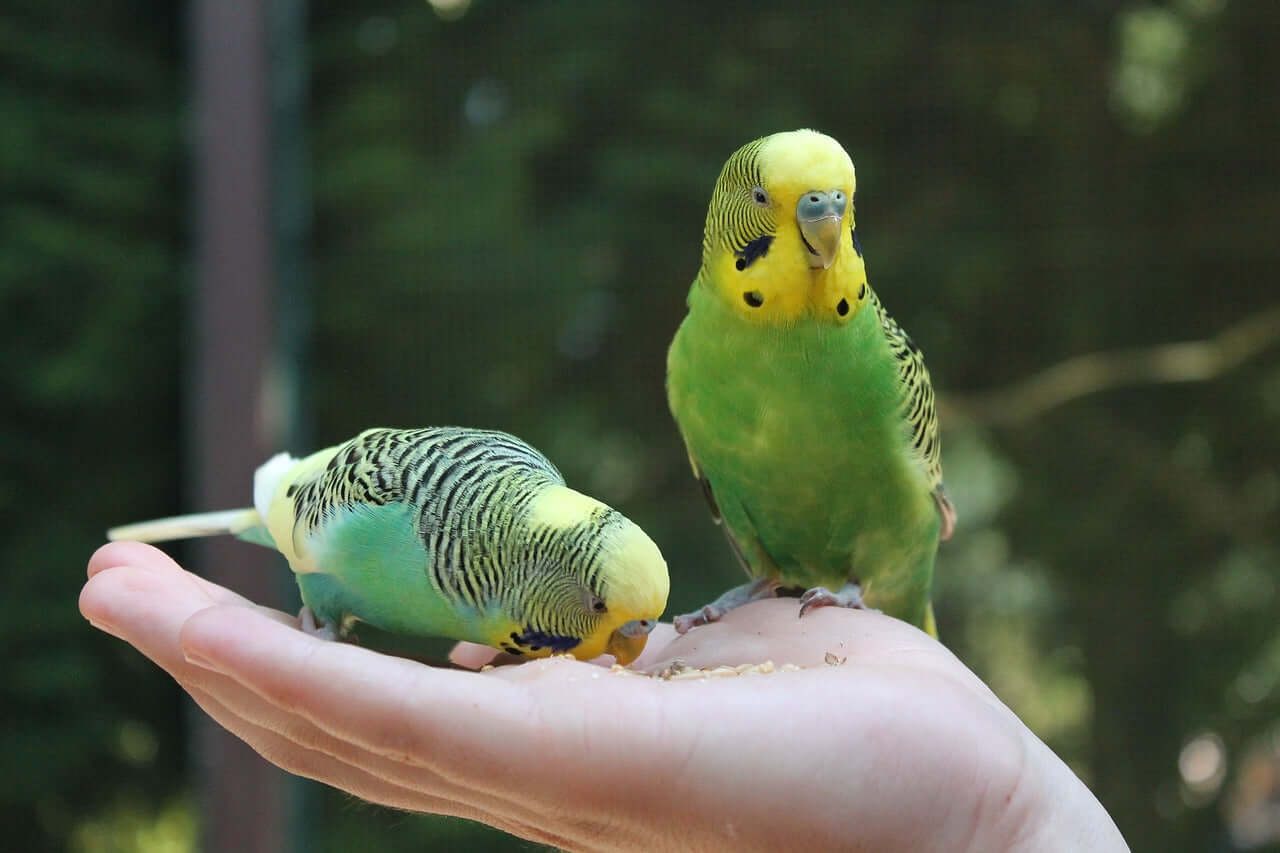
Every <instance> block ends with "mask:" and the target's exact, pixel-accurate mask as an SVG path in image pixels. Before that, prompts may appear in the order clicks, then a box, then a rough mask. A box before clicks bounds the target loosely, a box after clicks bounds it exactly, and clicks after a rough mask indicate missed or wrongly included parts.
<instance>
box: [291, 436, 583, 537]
mask: <svg viewBox="0 0 1280 853" xmlns="http://www.w3.org/2000/svg"><path fill="white" fill-rule="evenodd" d="M509 471H526V472H528V473H532V474H535V475H542V477H545V478H546V479H548V480H550V481H552V482H555V483H563V482H564V478H563V477H561V475H560V472H559V471H557V470H556V468H555V466H554V465H552V464H551V462H550V461H549V460H548V459H547V458H546V457H545V456H543V455H542V454H541V453H539V452H538V451H537V450H535V449H533V448H532V447H530V446H529V445H528V444H525V443H524V442H523V441H520V440H519V439H517V438H515V437H514V436H511V435H508V434H506V433H502V432H493V431H487V430H474V429H462V428H458V427H429V428H424V429H411V430H399V429H371V430H367V431H365V432H363V433H361V434H360V435H358V436H356V437H355V438H353V439H351V440H350V441H348V442H345V443H344V444H341V445H338V447H337V448H336V449H335V452H334V454H333V456H332V457H331V458H330V459H329V461H328V463H327V464H326V465H325V467H324V468H323V470H321V471H318V472H316V473H315V474H313V475H311V476H310V477H305V478H301V479H300V480H299V482H297V483H295V484H293V485H292V486H290V487H289V490H288V491H287V492H286V496H287V497H289V498H292V499H293V500H294V518H295V520H296V521H295V533H298V532H305V533H310V532H312V531H313V530H315V529H316V528H317V527H319V526H320V525H322V524H323V523H324V522H325V521H327V520H328V518H329V517H330V516H331V515H332V514H333V513H335V512H337V511H339V510H341V509H344V508H347V507H350V506H353V505H356V504H369V505H373V506H382V505H384V504H388V503H392V502H403V503H408V504H410V505H412V506H414V507H417V508H418V509H419V510H420V511H422V526H423V527H424V528H425V527H435V526H436V524H437V523H438V521H439V519H440V517H441V516H447V515H448V513H449V509H450V507H449V506H448V505H449V504H450V502H451V498H454V497H457V496H459V495H460V494H462V493H464V492H467V491H470V490H469V489H468V488H467V486H468V484H469V483H470V484H472V485H475V483H474V481H475V480H477V479H486V480H489V479H492V478H493V477H495V476H501V475H502V474H504V473H506V472H509ZM433 522H435V523H433ZM424 532H425V531H424Z"/></svg>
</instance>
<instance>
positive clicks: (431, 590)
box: [107, 427, 668, 664]
mask: <svg viewBox="0 0 1280 853" xmlns="http://www.w3.org/2000/svg"><path fill="white" fill-rule="evenodd" d="M253 503H254V506H253V508H251V509H241V510H229V511H226V512H214V513H205V514H200V515H190V516H181V517H177V518H169V519H161V520H158V521H150V522H142V523H140V524H133V525H128V526H125V527H117V528H115V529H113V530H110V531H109V532H108V533H107V536H108V538H110V539H136V540H140V541H147V542H155V541H163V540H168V539H180V538H186V537H192V536H210V535H215V534H220V533H231V534H235V535H237V536H239V537H240V538H242V539H246V540H248V541H251V542H257V543H259V544H262V545H268V546H271V547H275V548H276V549H277V550H279V551H280V552H281V553H282V554H284V556H285V557H286V558H287V559H288V561H289V565H290V566H291V567H292V569H293V571H294V573H295V574H296V575H297V580H298V587H299V589H300V590H301V592H302V600H303V602H304V603H305V605H306V606H305V607H304V608H303V613H302V622H303V626H304V628H307V629H308V630H311V631H313V632H319V633H322V634H323V635H325V636H329V637H336V636H346V635H347V634H348V633H349V632H350V631H351V630H352V628H353V627H354V625H355V623H357V622H365V623H368V624H370V625H372V626H374V627H376V628H379V629H382V630H385V631H390V632H393V633H398V634H403V635H409V636H418V635H427V636H439V637H449V638H453V639H457V640H469V641H471V642H476V643H484V644H486V645H490V646H494V647H497V648H500V649H503V650H505V651H507V652H510V653H513V654H516V655H524V656H527V657H543V656H546V655H550V654H557V653H563V652H567V653H569V654H572V655H574V656H575V657H578V658H582V659H588V658H593V657H596V656H597V655H600V654H604V653H607V654H611V655H613V656H614V657H615V658H616V659H617V660H618V662H619V663H622V664H628V663H630V662H631V661H633V660H635V658H636V657H637V656H638V655H639V654H640V652H641V651H642V650H643V649H644V645H645V641H646V640H647V639H648V634H649V631H650V630H652V628H653V626H654V625H655V624H656V622H657V619H658V617H659V616H661V615H662V611H663V609H664V608H665V607H666V602H667V590H668V579H667V566H666V563H665V562H664V561H663V559H662V555H661V554H660V553H659V551H658V548H657V546H656V545H655V544H654V543H653V541H652V540H651V539H650V538H649V537H648V536H647V535H645V533H644V531H642V530H641V529H640V528H639V527H637V526H636V525H635V524H633V523H632V522H631V521H629V520H628V519H627V518H625V517H624V516H623V515H622V514H621V513H619V512H617V511H616V510H613V509H610V508H609V507H608V506H605V505H604V504H602V503H600V502H599V501H597V500H595V499H594V498H590V497H587V496H586V495H583V494H581V493H580V492H576V491H574V490H572V489H570V488H568V487H567V486H565V483H564V478H563V477H561V476H560V473H559V472H558V471H557V470H556V468H555V466H553V465H552V464H551V463H550V462H549V461H548V460H547V459H546V457H544V456H543V455H542V454H541V453H539V452H538V451H537V450H535V449H533V448H532V447H530V446H529V445H528V444H526V443H524V442H523V441H521V440H520V439H518V438H515V437H514V436H511V435H507V434H506V433H501V432H490V431H483V430H474V429H462V428H458V427H437V428H428V429H413V430H397V429H371V430H366V431H365V432H363V433H361V434H360V435H358V436H357V437H355V438H353V439H351V440H350V441H347V442H344V443H342V444H339V445H336V446H334V447H330V448H328V449H326V450H321V451H319V452H317V453H313V454H312V455H310V456H308V457H306V458H305V459H295V458H294V457H291V456H289V455H288V454H284V453H282V454H279V455H277V456H275V457H273V458H272V459H271V460H270V461H268V462H267V463H266V464H264V465H263V466H262V467H260V468H259V469H258V470H257V472H256V473H255V474H254V478H253Z"/></svg>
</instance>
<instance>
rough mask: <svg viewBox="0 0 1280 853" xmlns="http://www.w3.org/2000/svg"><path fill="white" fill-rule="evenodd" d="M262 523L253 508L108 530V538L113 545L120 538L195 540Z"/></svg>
mask: <svg viewBox="0 0 1280 853" xmlns="http://www.w3.org/2000/svg"><path fill="white" fill-rule="evenodd" d="M262 524H263V522H262V516H261V515H259V514H258V511H257V510H256V509H253V508H252V507H250V508H248V509H228V510H223V511H222V512H201V513H197V514H195V515H178V516H174V517H173V518H157V519H155V520H153V521H139V522H137V523H136V524H125V525H121V526H120V527H113V528H111V529H110V530H108V531H107V538H108V539H110V540H111V541H112V542H118V541H120V540H121V539H128V540H132V541H135V542H167V541H168V540H170V539H193V538H196V537H199V536H220V535H223V534H228V533H229V534H231V535H233V536H238V535H240V534H241V533H244V532H245V531H247V530H250V529H252V528H254V527H261V526H262Z"/></svg>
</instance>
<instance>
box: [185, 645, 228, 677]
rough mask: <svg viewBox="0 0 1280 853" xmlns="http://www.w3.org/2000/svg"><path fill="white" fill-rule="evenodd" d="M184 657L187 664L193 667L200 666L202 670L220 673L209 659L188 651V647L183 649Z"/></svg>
mask: <svg viewBox="0 0 1280 853" xmlns="http://www.w3.org/2000/svg"><path fill="white" fill-rule="evenodd" d="M182 657H183V659H184V660H185V661H186V662H187V663H189V664H191V665H192V666H198V667H200V668H201V669H208V670H212V671H213V672H218V671H219V670H218V668H217V667H216V666H214V665H213V663H212V662H210V661H209V659H208V658H206V657H204V656H203V655H201V654H200V653H199V652H194V651H192V650H191V649H188V648H187V647H186V646H183V647H182Z"/></svg>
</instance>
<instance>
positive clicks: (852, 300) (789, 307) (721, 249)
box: [701, 130, 867, 325]
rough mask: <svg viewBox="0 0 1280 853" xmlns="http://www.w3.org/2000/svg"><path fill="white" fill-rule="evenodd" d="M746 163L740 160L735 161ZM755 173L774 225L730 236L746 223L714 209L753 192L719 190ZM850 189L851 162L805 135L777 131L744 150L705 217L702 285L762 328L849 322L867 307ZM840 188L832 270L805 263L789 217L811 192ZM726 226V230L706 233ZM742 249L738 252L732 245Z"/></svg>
mask: <svg viewBox="0 0 1280 853" xmlns="http://www.w3.org/2000/svg"><path fill="white" fill-rule="evenodd" d="M742 157H746V158H748V161H747V162H745V163H741V162H735V158H742ZM752 174H758V175H759V179H760V186H759V188H760V189H761V190H763V191H764V196H765V198H766V200H767V202H766V203H767V206H768V213H769V214H771V215H770V216H769V217H768V218H769V219H770V220H771V221H772V222H773V223H775V226H774V227H775V230H774V233H772V234H769V235H757V234H754V233H752V234H746V233H743V234H738V233H732V229H733V228H734V227H738V226H737V223H741V222H745V221H748V220H747V218H746V217H743V216H735V215H734V214H733V212H732V211H728V212H726V211H720V210H717V209H716V207H715V205H716V204H717V203H719V204H722V205H723V204H726V203H729V202H731V201H733V200H736V199H740V198H752V199H754V200H755V201H756V202H757V203H758V200H759V196H758V195H753V192H754V190H755V188H754V187H745V186H744V187H741V188H739V187H726V186H725V182H726V181H732V182H742V181H744V180H746V176H748V175H752ZM856 188H857V179H856V176H855V173H854V168H853V162H852V161H851V160H850V159H849V155H848V154H847V153H846V152H845V150H844V149H843V148H842V147H840V144H839V143H838V142H836V141H835V140H834V139H832V138H831V137H829V136H824V135H823V134H821V133H817V132H816V131H812V130H797V131H793V132H790V133H778V134H774V135H773V136H769V137H766V138H765V139H763V140H760V141H759V143H751V144H749V145H748V146H744V148H743V149H741V150H740V151H739V152H738V153H736V154H735V155H734V157H732V158H730V164H729V165H726V168H725V170H724V172H723V173H722V174H721V177H720V184H719V185H718V186H717V188H716V192H715V194H714V195H713V203H712V204H713V207H712V210H711V211H709V213H708V216H707V223H708V233H707V235H706V237H705V240H704V244H705V246H706V250H705V252H704V258H703V264H704V269H703V275H702V276H701V277H702V279H703V280H704V281H707V282H709V283H711V284H712V285H713V287H714V288H715V290H716V293H717V294H718V295H719V297H720V298H721V299H722V300H724V302H725V303H726V304H727V305H729V306H731V308H732V309H733V310H734V311H735V312H736V313H737V314H739V315H740V316H742V317H743V318H744V319H746V320H748V321H749V322H753V323H760V324H763V325H787V324H790V323H792V322H795V321H796V320H797V319H799V318H800V317H802V316H806V315H813V316H817V317H820V318H827V319H829V320H830V321H831V322H833V323H836V324H844V323H847V322H849V320H851V319H853V317H854V316H855V315H856V314H857V312H858V310H859V309H860V308H861V307H862V306H863V305H864V304H865V303H866V297H867V290H866V287H865V284H866V281H867V276H866V267H865V266H864V264H863V262H862V255H861V251H860V248H859V247H857V246H856V240H855V238H854V214H853V204H852V199H853V196H854V191H855V190H856ZM834 190H839V191H841V192H843V193H844V194H845V196H846V197H847V198H848V199H850V202H849V204H848V206H847V207H846V208H845V212H844V216H843V218H842V220H841V222H840V233H841V234H842V235H843V236H842V239H841V240H840V243H839V247H838V249H837V252H836V255H835V258H834V260H833V262H832V264H831V266H830V267H829V268H827V269H822V268H821V267H820V266H819V267H817V268H814V267H813V266H811V263H810V261H811V258H812V253H811V252H810V251H809V250H808V248H807V247H806V244H805V241H804V238H803V235H802V233H801V231H800V226H799V223H798V221H797V218H796V209H797V206H798V204H799V202H800V199H801V197H803V196H804V195H805V194H806V193H811V192H823V193H826V192H831V191H834ZM713 228H725V229H726V230H728V231H729V232H730V233H713V231H712V229H713ZM742 246H749V247H751V248H750V251H748V252H745V253H744V252H743V251H742V250H741V249H737V248H735V247H742Z"/></svg>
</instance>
